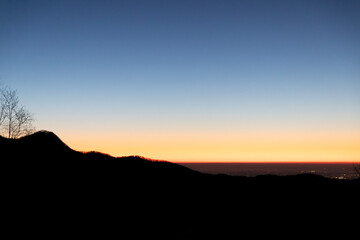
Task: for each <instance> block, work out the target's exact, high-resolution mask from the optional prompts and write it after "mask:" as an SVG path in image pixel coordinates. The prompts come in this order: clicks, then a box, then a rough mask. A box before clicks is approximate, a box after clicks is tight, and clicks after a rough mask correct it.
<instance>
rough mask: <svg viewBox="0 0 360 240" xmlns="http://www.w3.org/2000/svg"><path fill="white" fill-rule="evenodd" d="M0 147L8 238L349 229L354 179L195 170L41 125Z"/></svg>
mask: <svg viewBox="0 0 360 240" xmlns="http://www.w3.org/2000/svg"><path fill="white" fill-rule="evenodd" d="M0 149H1V166H2V172H3V179H4V187H3V196H4V197H3V199H4V200H5V201H3V203H2V206H3V209H4V212H5V213H4V216H5V219H6V226H4V227H5V228H7V229H9V230H10V231H12V233H13V236H14V237H16V236H18V237H21V235H22V234H24V233H25V234H26V235H27V236H37V237H40V238H41V237H44V238H45V237H46V238H48V237H54V236H59V237H66V236H70V235H71V236H74V237H89V236H91V237H101V238H107V237H110V236H111V237H114V236H115V237H122V238H128V239H143V238H150V239H214V238H215V239H239V238H245V237H249V236H252V237H264V236H265V237H269V238H270V237H277V238H286V239H288V238H289V234H290V237H291V236H292V234H293V236H296V237H299V236H300V237H301V236H303V237H308V235H310V234H311V235H312V236H315V237H322V238H323V237H324V236H329V237H330V236H331V237H334V236H336V234H339V237H340V236H341V237H342V238H343V237H346V235H347V234H349V236H353V234H354V231H355V229H356V222H354V220H353V219H354V217H356V216H358V213H359V211H358V209H357V206H358V205H357V204H358V199H359V198H358V195H359V190H360V184H359V179H355V180H335V179H328V178H325V177H322V176H318V175H312V174H303V175H295V176H273V175H265V176H257V177H252V178H251V177H233V176H227V175H211V174H203V173H200V172H196V171H193V170H191V169H188V168H186V167H183V166H180V165H177V164H174V163H170V162H166V161H153V160H149V159H146V158H143V157H138V156H128V157H117V158H116V157H112V156H110V155H107V154H103V153H99V152H86V153H83V152H78V151H75V150H73V149H71V148H70V147H69V146H67V145H66V144H65V143H64V142H63V141H61V139H59V138H58V137H57V136H56V135H55V134H54V133H52V132H47V131H40V132H37V133H35V134H32V135H30V136H26V137H23V138H20V139H6V138H3V137H0ZM20 229H21V230H20Z"/></svg>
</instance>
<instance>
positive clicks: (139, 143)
mask: <svg viewBox="0 0 360 240" xmlns="http://www.w3.org/2000/svg"><path fill="white" fill-rule="evenodd" d="M59 137H60V138H62V139H63V141H64V142H65V143H66V144H68V145H69V146H70V147H71V148H73V149H75V150H79V151H99V152H103V153H107V154H110V155H112V156H129V155H139V156H143V157H146V158H150V159H156V160H167V161H171V162H178V163H179V162H183V163H185V162H334V163H335V162H342V163H344V162H359V161H360V136H359V135H357V134H355V133H353V132H337V133H336V132H332V133H330V132H315V133H314V132H292V133H288V132H282V133H281V132H276V134H272V133H271V132H267V133H266V132H263V133H261V134H260V133H246V132H241V133H238V134H235V133H226V132H225V133H224V132H223V133H211V134H210V133H198V134H193V133H191V134H190V133H186V132H185V133H184V132H183V133H176V134H175V133H173V134H169V133H165V132H162V133H161V132H160V133H159V132H157V133H149V132H148V133H138V134H136V133H121V134H119V133H117V134H116V133H110V134H100V133H99V134H95V135H89V133H87V134H86V133H83V134H81V133H78V134H76V135H75V134H74V133H71V134H70V133H68V134H66V133H65V134H63V136H61V135H60V136H59Z"/></svg>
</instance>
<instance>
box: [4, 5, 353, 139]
mask: <svg viewBox="0 0 360 240" xmlns="http://www.w3.org/2000/svg"><path fill="white" fill-rule="evenodd" d="M359 12H360V2H359V1H340V0H339V1H332V0H329V1H316V0H315V1H276V0H275V1H256V0H254V1H194V0H192V1H36V0H35V1H1V3H0V36H1V37H0V81H1V82H2V83H3V84H4V85H8V86H10V87H12V88H14V89H17V90H18V93H19V96H20V98H21V100H22V102H23V104H24V105H26V107H27V108H28V109H29V110H30V111H31V112H33V113H34V114H35V118H36V120H37V121H36V125H37V127H38V128H39V129H47V130H52V131H55V132H60V134H61V132H64V134H65V132H71V131H73V132H77V131H78V130H79V129H82V130H83V132H86V131H94V132H97V133H98V132H113V133H114V132H115V133H117V134H119V135H121V133H122V132H124V131H127V132H131V131H139V129H140V130H141V131H156V130H159V131H168V132H174V133H175V132H179V131H184V129H187V130H189V129H193V130H195V129H203V131H213V130H217V131H221V129H247V130H249V131H251V130H252V129H253V130H254V131H257V130H258V129H271V128H272V129H274V131H276V130H277V129H287V128H289V129H316V128H323V129H339V131H341V130H344V131H353V132H356V133H359V134H360V130H359V128H360V126H359V125H360V124H359V123H360V105H359V103H360V94H359V92H360V67H359V66H360V44H359V43H360V15H359ZM74 134H75V133H74Z"/></svg>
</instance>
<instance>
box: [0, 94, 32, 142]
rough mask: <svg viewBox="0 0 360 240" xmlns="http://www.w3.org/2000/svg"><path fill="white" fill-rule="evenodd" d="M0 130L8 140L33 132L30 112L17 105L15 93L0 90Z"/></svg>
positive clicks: (17, 100) (17, 99)
mask: <svg viewBox="0 0 360 240" xmlns="http://www.w3.org/2000/svg"><path fill="white" fill-rule="evenodd" d="M0 100H1V102H0V129H1V132H2V133H3V134H4V135H5V136H7V137H8V138H19V137H22V136H25V135H28V134H30V133H32V132H34V131H35V128H34V127H33V125H32V123H33V121H34V119H33V117H32V115H31V114H30V112H28V111H27V110H26V109H25V108H24V107H23V106H20V105H19V98H18V96H17V93H16V91H14V90H11V89H9V88H2V89H0Z"/></svg>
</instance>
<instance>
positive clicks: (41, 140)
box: [20, 130, 70, 149]
mask: <svg viewBox="0 0 360 240" xmlns="http://www.w3.org/2000/svg"><path fill="white" fill-rule="evenodd" d="M20 141H21V142H27V143H31V145H36V146H39V147H50V148H63V149H64V148H65V149H70V148H69V147H68V146H67V145H66V144H65V143H64V142H63V141H61V139H60V138H59V137H58V136H57V135H56V134H54V133H53V132H50V131H45V130H42V131H38V132H36V133H33V134H31V135H28V136H25V137H22V138H20Z"/></svg>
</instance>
